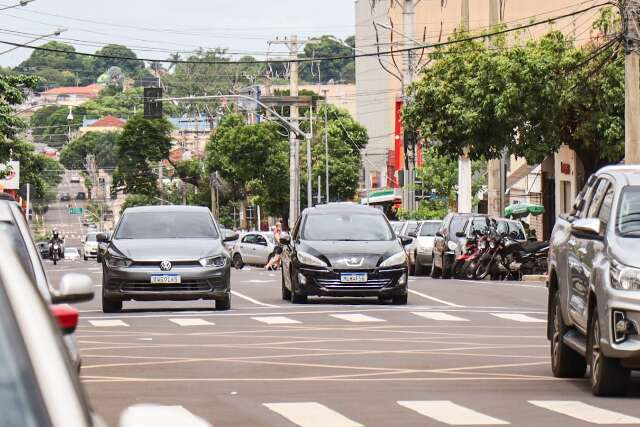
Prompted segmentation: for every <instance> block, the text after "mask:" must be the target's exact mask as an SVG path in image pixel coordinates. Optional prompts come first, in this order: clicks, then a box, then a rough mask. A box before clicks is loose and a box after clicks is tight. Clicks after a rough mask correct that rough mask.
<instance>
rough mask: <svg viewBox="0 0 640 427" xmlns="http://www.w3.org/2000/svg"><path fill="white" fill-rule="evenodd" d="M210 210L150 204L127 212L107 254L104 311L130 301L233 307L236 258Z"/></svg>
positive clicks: (109, 240) (228, 237)
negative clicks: (198, 302)
mask: <svg viewBox="0 0 640 427" xmlns="http://www.w3.org/2000/svg"><path fill="white" fill-rule="evenodd" d="M235 239H237V235H236V234H235V233H226V234H225V235H224V236H222V235H221V232H220V229H219V228H218V225H217V224H216V222H215V220H214V218H213V216H212V215H211V212H209V210H208V209H207V208H204V207H199V206H145V207H136V208H129V209H126V210H125V211H124V213H123V214H122V217H121V218H120V221H119V222H118V225H117V227H116V229H115V230H114V233H113V235H112V236H111V238H109V236H108V235H105V234H99V235H98V241H100V242H103V243H106V248H105V252H104V256H102V270H103V274H102V310H103V311H104V312H105V313H109V312H117V311H120V310H121V309H122V302H123V301H127V300H138V301H158V300H173V301H178V300H199V299H205V300H215V301H216V309H217V310H228V309H229V308H230V307H231V295H230V293H231V290H230V278H231V271H230V270H231V268H230V267H231V260H230V258H229V255H228V254H227V251H226V250H225V249H224V247H223V241H226V240H235Z"/></svg>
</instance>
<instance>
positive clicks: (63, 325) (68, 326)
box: [51, 304, 79, 334]
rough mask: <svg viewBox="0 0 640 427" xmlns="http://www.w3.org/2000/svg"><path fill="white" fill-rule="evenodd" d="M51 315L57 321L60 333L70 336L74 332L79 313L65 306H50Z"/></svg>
mask: <svg viewBox="0 0 640 427" xmlns="http://www.w3.org/2000/svg"><path fill="white" fill-rule="evenodd" d="M51 314H53V317H55V318H56V320H57V321H58V325H59V326H60V329H62V333H64V334H71V333H73V331H75V330H76V327H77V326H78V318H79V313H78V310H76V309H75V308H73V307H71V306H70V305H67V304H58V305H52V306H51Z"/></svg>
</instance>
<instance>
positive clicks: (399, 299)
mask: <svg viewBox="0 0 640 427" xmlns="http://www.w3.org/2000/svg"><path fill="white" fill-rule="evenodd" d="M408 300H409V295H408V294H404V295H396V296H394V297H393V298H392V299H391V304H393V305H407V301H408Z"/></svg>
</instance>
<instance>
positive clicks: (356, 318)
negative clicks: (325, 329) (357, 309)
mask: <svg viewBox="0 0 640 427" xmlns="http://www.w3.org/2000/svg"><path fill="white" fill-rule="evenodd" d="M331 317H335V318H336V319H341V320H346V321H347V322H353V323H365V322H386V320H384V319H378V318H377V317H373V316H367V315H366V314H360V313H354V314H332V315H331Z"/></svg>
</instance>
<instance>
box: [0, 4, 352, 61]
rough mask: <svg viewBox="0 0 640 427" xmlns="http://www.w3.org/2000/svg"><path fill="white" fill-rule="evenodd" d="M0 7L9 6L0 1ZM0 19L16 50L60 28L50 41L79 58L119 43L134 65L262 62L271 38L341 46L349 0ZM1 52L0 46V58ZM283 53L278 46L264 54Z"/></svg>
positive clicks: (33, 11)
mask: <svg viewBox="0 0 640 427" xmlns="http://www.w3.org/2000/svg"><path fill="white" fill-rule="evenodd" d="M17 2H18V0H15V3H17ZM0 4H3V5H9V4H14V1H12V0H0ZM0 15H2V16H1V17H0V19H1V20H2V26H1V29H0V40H2V41H12V42H20V43H24V42H27V41H29V40H32V39H33V38H35V37H37V36H39V35H44V34H51V33H53V32H54V31H55V30H56V29H57V28H66V29H67V31H66V32H64V33H63V34H61V36H60V37H58V38H56V39H57V40H60V41H65V42H68V43H71V44H74V45H75V46H76V49H77V50H79V51H84V52H94V51H95V50H96V49H97V48H98V47H97V46H95V45H96V44H106V43H121V44H124V45H128V46H137V47H138V48H134V50H136V52H137V53H138V56H139V57H148V58H154V59H164V58H167V57H168V52H167V51H169V50H171V51H190V50H193V49H195V48H197V47H205V48H207V47H210V48H214V47H224V48H228V49H229V51H230V52H234V53H235V52H237V53H238V54H241V53H248V54H253V55H254V56H260V55H259V54H262V56H263V55H264V54H265V53H266V52H267V50H268V47H267V43H266V42H267V40H269V39H273V38H275V37H278V36H280V37H283V36H286V35H291V34H298V35H299V36H300V37H312V36H317V35H321V34H334V35H336V36H338V37H340V38H345V37H348V36H350V35H353V33H354V31H355V27H354V23H355V18H354V2H353V0H235V1H222V0H108V1H104V0H35V1H34V2H33V3H30V4H28V5H27V6H24V7H18V8H15V9H10V10H7V11H3V12H0ZM16 32H21V33H22V34H17V33H16ZM65 39H75V40H65ZM42 43H43V41H40V42H36V43H35V44H36V45H37V44H42ZM9 47H10V46H6V45H0V49H2V50H5V49H7V48H9ZM283 50H284V47H282V46H280V47H273V48H272V50H271V51H272V52H273V51H278V52H283ZM30 54H31V50H29V49H25V48H21V49H18V50H16V51H14V52H11V53H7V54H4V55H1V56H0V65H2V66H15V65H17V64H19V63H20V62H21V61H22V60H24V59H25V58H26V57H28V56H29V55H30Z"/></svg>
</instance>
